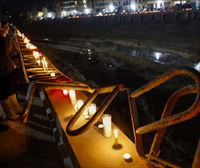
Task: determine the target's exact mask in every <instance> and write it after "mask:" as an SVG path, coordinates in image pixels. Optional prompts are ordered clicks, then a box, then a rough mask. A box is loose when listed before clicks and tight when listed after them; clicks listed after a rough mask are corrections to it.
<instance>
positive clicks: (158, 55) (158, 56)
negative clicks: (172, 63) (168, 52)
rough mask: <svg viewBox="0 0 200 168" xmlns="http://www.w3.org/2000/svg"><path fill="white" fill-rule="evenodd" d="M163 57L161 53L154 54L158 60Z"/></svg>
mask: <svg viewBox="0 0 200 168" xmlns="http://www.w3.org/2000/svg"><path fill="white" fill-rule="evenodd" d="M161 55H162V53H161V52H157V51H155V52H154V57H155V59H156V60H159V59H160V57H161Z"/></svg>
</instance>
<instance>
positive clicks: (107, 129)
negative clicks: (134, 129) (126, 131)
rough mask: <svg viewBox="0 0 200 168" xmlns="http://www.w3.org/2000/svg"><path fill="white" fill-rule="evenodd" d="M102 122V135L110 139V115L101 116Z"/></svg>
mask: <svg viewBox="0 0 200 168" xmlns="http://www.w3.org/2000/svg"><path fill="white" fill-rule="evenodd" d="M102 120H103V133H104V136H105V137H111V136H112V123H111V115H110V114H104V115H103V116H102Z"/></svg>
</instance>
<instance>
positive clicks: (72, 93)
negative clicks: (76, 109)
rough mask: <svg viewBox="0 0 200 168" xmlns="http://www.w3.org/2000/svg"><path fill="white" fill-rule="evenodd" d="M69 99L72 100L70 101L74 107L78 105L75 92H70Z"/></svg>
mask: <svg viewBox="0 0 200 168" xmlns="http://www.w3.org/2000/svg"><path fill="white" fill-rule="evenodd" d="M69 98H70V101H71V103H72V105H75V104H76V93H75V90H69Z"/></svg>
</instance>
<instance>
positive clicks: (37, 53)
mask: <svg viewBox="0 0 200 168" xmlns="http://www.w3.org/2000/svg"><path fill="white" fill-rule="evenodd" d="M33 56H34V58H35V59H36V60H38V59H39V58H40V53H39V52H38V51H33Z"/></svg>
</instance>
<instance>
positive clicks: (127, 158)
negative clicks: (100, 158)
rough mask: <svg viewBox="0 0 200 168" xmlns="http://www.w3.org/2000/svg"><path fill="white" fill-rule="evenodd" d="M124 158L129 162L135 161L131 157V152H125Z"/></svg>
mask: <svg viewBox="0 0 200 168" xmlns="http://www.w3.org/2000/svg"><path fill="white" fill-rule="evenodd" d="M123 158H124V160H125V161H126V162H128V163H130V162H132V161H133V158H132V157H131V154H129V153H125V154H123Z"/></svg>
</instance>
